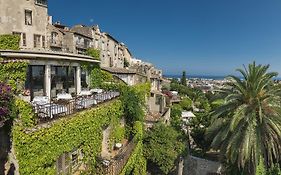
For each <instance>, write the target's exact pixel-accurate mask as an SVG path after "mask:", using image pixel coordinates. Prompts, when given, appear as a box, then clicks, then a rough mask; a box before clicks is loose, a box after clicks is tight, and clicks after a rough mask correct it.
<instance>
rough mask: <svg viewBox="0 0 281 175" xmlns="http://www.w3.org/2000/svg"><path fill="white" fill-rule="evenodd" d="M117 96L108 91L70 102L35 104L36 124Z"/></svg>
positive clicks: (77, 98) (79, 97)
mask: <svg viewBox="0 0 281 175" xmlns="http://www.w3.org/2000/svg"><path fill="white" fill-rule="evenodd" d="M119 95H120V93H119V92H114V91H109V92H103V93H99V94H94V95H91V96H78V97H76V98H74V99H72V100H56V101H53V102H51V103H47V104H42V105H40V104H36V105H33V110H34V112H35V114H37V116H38V122H39V123H44V122H48V121H51V120H54V119H56V118H59V117H64V116H68V115H71V114H74V113H76V112H78V111H81V110H84V109H88V108H92V107H95V106H96V105H97V104H99V103H103V102H106V101H109V100H112V99H114V98H116V97H118V96H119Z"/></svg>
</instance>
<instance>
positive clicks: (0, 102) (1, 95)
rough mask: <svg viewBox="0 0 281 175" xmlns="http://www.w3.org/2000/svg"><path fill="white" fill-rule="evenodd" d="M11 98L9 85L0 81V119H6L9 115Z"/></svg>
mask: <svg viewBox="0 0 281 175" xmlns="http://www.w3.org/2000/svg"><path fill="white" fill-rule="evenodd" d="M12 100H13V95H12V93H11V87H10V86H8V85H6V84H4V83H0V119H6V118H7V117H9V116H10V111H11V109H10V107H11V102H12Z"/></svg>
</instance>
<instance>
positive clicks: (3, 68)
mask: <svg viewBox="0 0 281 175" xmlns="http://www.w3.org/2000/svg"><path fill="white" fill-rule="evenodd" d="M19 40H20V37H19V36H16V35H0V50H19ZM27 65H28V63H27V62H22V61H21V62H17V61H11V62H5V63H1V64H0V82H4V83H6V84H7V85H9V86H11V87H12V90H13V91H14V92H20V90H22V88H23V84H24V82H25V80H26V72H27Z"/></svg>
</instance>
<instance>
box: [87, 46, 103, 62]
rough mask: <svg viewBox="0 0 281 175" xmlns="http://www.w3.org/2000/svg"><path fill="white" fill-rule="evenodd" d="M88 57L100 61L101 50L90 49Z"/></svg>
mask: <svg viewBox="0 0 281 175" xmlns="http://www.w3.org/2000/svg"><path fill="white" fill-rule="evenodd" d="M86 55H88V56H91V57H93V58H94V59H95V60H100V50H99V49H95V48H88V49H87V51H86Z"/></svg>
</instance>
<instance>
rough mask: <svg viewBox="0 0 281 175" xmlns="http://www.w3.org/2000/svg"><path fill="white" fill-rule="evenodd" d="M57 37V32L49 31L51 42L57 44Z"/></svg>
mask: <svg viewBox="0 0 281 175" xmlns="http://www.w3.org/2000/svg"><path fill="white" fill-rule="evenodd" d="M57 37H58V33H57V32H52V33H51V43H52V44H57Z"/></svg>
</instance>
